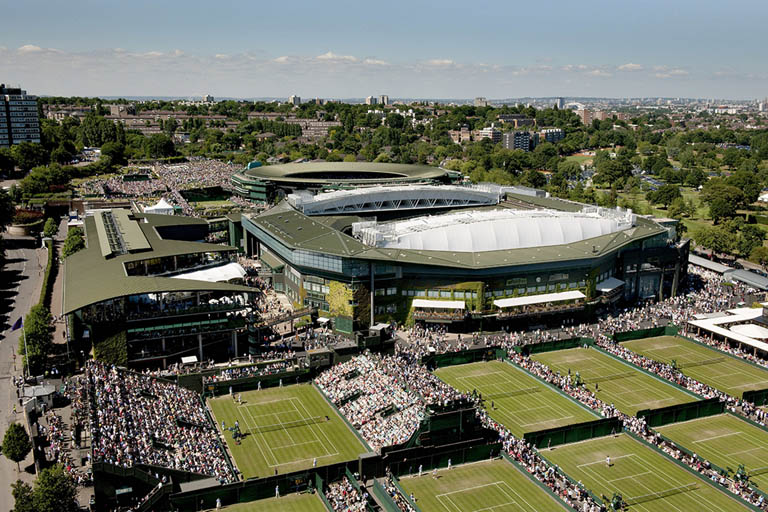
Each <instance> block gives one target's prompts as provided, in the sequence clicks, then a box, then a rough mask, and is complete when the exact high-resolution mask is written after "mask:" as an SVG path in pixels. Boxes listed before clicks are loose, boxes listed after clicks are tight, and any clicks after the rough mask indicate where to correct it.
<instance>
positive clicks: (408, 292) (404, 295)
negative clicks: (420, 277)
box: [400, 290, 413, 297]
mask: <svg viewBox="0 0 768 512" xmlns="http://www.w3.org/2000/svg"><path fill="white" fill-rule="evenodd" d="M412 293H413V290H403V291H401V292H400V294H401V295H402V296H403V297H407V296H408V294H412Z"/></svg>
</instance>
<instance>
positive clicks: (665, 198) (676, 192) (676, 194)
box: [646, 185, 683, 208]
mask: <svg viewBox="0 0 768 512" xmlns="http://www.w3.org/2000/svg"><path fill="white" fill-rule="evenodd" d="M682 197H683V196H682V194H680V187H678V186H677V185H662V186H661V187H659V188H658V190H653V191H651V192H648V194H646V199H648V202H649V203H651V204H662V205H664V207H665V208H668V207H669V205H670V204H672V201H674V200H675V199H679V198H682Z"/></svg>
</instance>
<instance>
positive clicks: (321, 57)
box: [315, 51, 357, 62]
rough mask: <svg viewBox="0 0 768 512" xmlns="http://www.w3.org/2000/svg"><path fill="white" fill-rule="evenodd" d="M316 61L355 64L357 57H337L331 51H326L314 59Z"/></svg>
mask: <svg viewBox="0 0 768 512" xmlns="http://www.w3.org/2000/svg"><path fill="white" fill-rule="evenodd" d="M315 58H316V59H318V60H337V61H346V62H357V57H355V56H353V55H337V54H335V53H333V52H331V51H328V52H326V53H324V54H322V55H318V56H317V57H315Z"/></svg>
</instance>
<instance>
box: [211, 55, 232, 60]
mask: <svg viewBox="0 0 768 512" xmlns="http://www.w3.org/2000/svg"><path fill="white" fill-rule="evenodd" d="M214 57H216V58H217V59H219V60H227V59H229V55H227V54H226V53H217V54H216V55H214Z"/></svg>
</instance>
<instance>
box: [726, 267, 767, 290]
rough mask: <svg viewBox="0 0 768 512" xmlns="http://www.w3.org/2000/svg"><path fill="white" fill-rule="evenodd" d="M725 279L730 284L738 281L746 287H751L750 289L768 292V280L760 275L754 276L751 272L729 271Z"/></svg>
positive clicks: (741, 270)
mask: <svg viewBox="0 0 768 512" xmlns="http://www.w3.org/2000/svg"><path fill="white" fill-rule="evenodd" d="M725 279H726V280H727V281H731V282H733V281H739V282H741V283H744V284H746V285H747V286H751V287H752V288H757V289H758V290H763V291H766V290H768V278H766V277H763V276H761V275H760V274H756V273H755V272H752V271H751V270H743V269H739V270H733V269H731V270H730V272H727V273H726V274H725Z"/></svg>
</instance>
